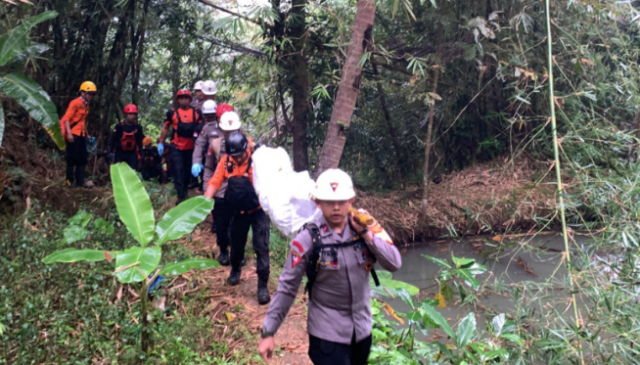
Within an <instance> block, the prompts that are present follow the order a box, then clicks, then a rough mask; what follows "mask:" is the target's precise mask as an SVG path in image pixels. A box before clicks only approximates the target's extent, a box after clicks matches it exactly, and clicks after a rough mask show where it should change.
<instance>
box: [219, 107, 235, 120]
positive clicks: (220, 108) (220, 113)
mask: <svg viewBox="0 0 640 365" xmlns="http://www.w3.org/2000/svg"><path fill="white" fill-rule="evenodd" d="M232 111H233V107H232V106H231V105H229V104H220V105H218V109H216V115H218V118H221V117H222V114H224V113H226V112H232Z"/></svg>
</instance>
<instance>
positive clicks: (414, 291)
mask: <svg viewBox="0 0 640 365" xmlns="http://www.w3.org/2000/svg"><path fill="white" fill-rule="evenodd" d="M380 285H382V286H384V287H387V288H391V289H404V290H406V291H407V293H408V294H409V295H411V296H414V295H418V293H419V292H420V289H418V288H417V287H416V286H413V285H411V284H409V283H405V282H403V281H398V280H393V279H382V278H380Z"/></svg>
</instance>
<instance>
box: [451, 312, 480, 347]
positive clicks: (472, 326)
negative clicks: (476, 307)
mask: <svg viewBox="0 0 640 365" xmlns="http://www.w3.org/2000/svg"><path fill="white" fill-rule="evenodd" d="M475 334H476V316H475V315H474V314H473V313H469V314H467V316H466V317H464V318H463V319H462V321H460V324H459V325H458V331H457V334H456V344H457V345H458V348H461V349H462V348H465V347H466V346H467V344H468V343H469V342H470V341H471V340H472V339H473V337H474V336H475Z"/></svg>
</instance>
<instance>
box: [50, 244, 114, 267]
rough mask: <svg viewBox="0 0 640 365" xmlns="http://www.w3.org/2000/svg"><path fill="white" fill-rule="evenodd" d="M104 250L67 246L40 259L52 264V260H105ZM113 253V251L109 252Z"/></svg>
mask: <svg viewBox="0 0 640 365" xmlns="http://www.w3.org/2000/svg"><path fill="white" fill-rule="evenodd" d="M105 252H106V251H104V250H78V249H75V248H67V249H64V250H60V251H56V252H54V253H52V254H50V255H48V256H47V257H45V258H43V259H42V262H44V263H45V264H52V263H54V262H77V261H91V262H96V261H102V260H106V258H107V257H106V255H105ZM109 253H110V254H115V252H109Z"/></svg>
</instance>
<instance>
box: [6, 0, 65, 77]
mask: <svg viewBox="0 0 640 365" xmlns="http://www.w3.org/2000/svg"><path fill="white" fill-rule="evenodd" d="M57 16H58V12H57V11H45V12H43V13H40V14H38V15H36V16H34V17H33V18H31V19H27V20H24V21H22V24H20V25H18V26H17V27H15V28H13V29H11V30H10V31H8V32H7V33H6V34H4V35H3V36H2V37H0V66H4V65H6V64H7V63H8V62H9V61H11V60H12V59H13V58H14V57H16V56H17V55H18V54H20V53H22V52H24V50H25V49H26V47H27V46H28V45H29V33H30V32H31V29H33V27H34V26H36V25H37V24H39V23H42V22H44V21H47V20H50V19H53V18H55V17H57Z"/></svg>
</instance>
